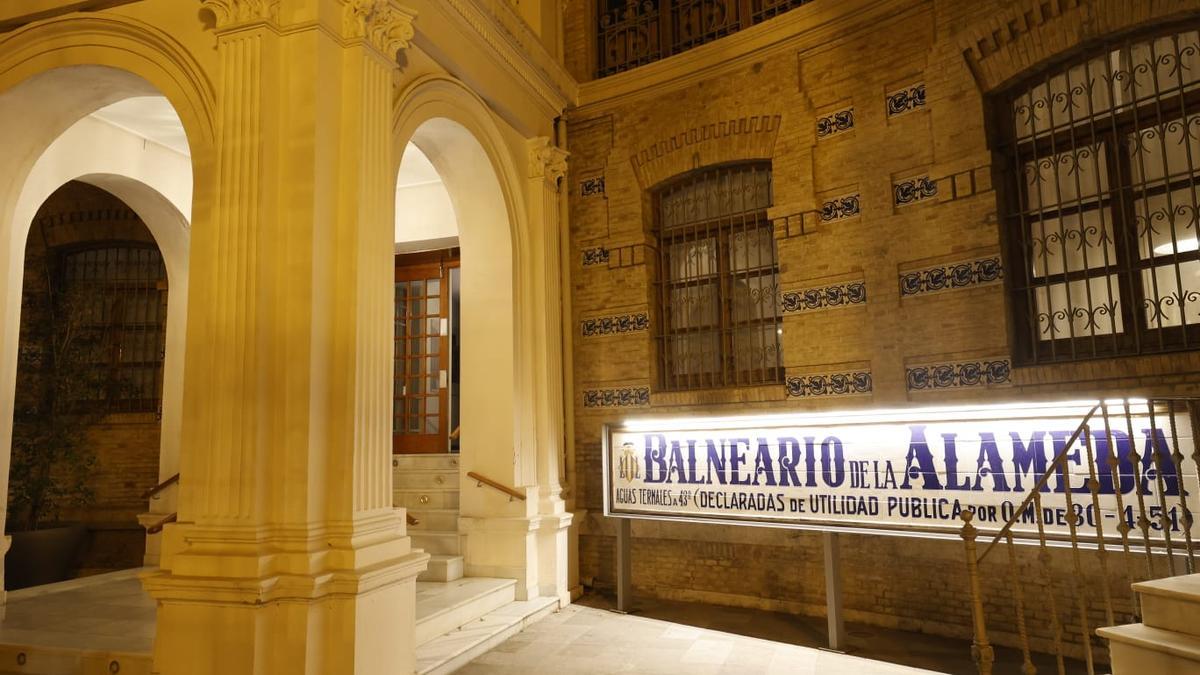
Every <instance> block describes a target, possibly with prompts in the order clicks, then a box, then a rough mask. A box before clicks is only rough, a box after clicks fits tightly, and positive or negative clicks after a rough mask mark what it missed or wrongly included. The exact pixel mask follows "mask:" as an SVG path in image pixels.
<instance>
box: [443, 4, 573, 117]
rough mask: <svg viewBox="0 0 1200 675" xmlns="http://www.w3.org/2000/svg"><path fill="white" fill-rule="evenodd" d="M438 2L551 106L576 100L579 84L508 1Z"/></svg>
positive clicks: (559, 107) (559, 108) (554, 107)
mask: <svg viewBox="0 0 1200 675" xmlns="http://www.w3.org/2000/svg"><path fill="white" fill-rule="evenodd" d="M438 4H439V5H442V6H444V7H445V8H446V14H447V15H449V16H450V17H452V18H453V19H455V20H456V21H457V22H458V23H460V24H464V25H465V26H467V27H468V28H469V29H470V31H471V32H473V33H475V34H476V35H478V36H479V37H480V38H481V39H482V40H483V42H484V43H485V44H486V45H487V46H488V47H489V48H490V50H491V51H492V52H493V53H494V54H495V55H496V56H497V57H499V58H500V59H501V60H502V61H503V62H504V63H505V64H506V65H507V66H508V67H509V69H511V70H512V71H513V72H514V73H516V74H517V75H518V76H519V77H520V78H521V79H522V80H524V81H525V83H526V84H528V85H529V87H530V88H531V89H532V90H533V91H534V92H535V93H537V94H538V96H539V97H541V99H542V100H543V101H544V102H545V103H546V104H547V105H548V106H549V107H551V108H553V109H555V110H556V111H562V110H564V109H565V108H567V107H568V106H571V105H574V104H575V103H576V101H577V100H578V98H579V85H578V83H576V82H575V79H574V78H573V77H571V75H570V73H568V72H567V70H566V69H565V68H564V67H563V66H562V64H560V63H558V61H556V60H555V59H554V57H553V56H551V55H550V53H549V52H547V51H546V48H545V46H544V45H543V44H542V42H541V40H540V39H538V37H537V36H536V35H534V33H533V31H532V30H530V28H529V26H528V25H526V23H525V21H524V19H522V18H521V17H520V16H519V15H517V13H516V11H515V10H514V9H513V8H512V7H511V6H510V5H509V4H508V0H439V3H438Z"/></svg>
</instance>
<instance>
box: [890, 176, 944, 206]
mask: <svg viewBox="0 0 1200 675" xmlns="http://www.w3.org/2000/svg"><path fill="white" fill-rule="evenodd" d="M937 193H938V187H937V181H935V180H933V179H931V178H930V177H929V176H916V177H914V178H909V179H907V180H902V181H900V182H898V183H896V184H895V185H893V186H892V201H893V203H894V204H895V205H896V206H908V205H909V204H916V203H918V202H923V201H925V200H926V199H933V198H934V197H936V196H937Z"/></svg>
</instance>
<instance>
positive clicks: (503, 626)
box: [417, 598, 558, 675]
mask: <svg viewBox="0 0 1200 675" xmlns="http://www.w3.org/2000/svg"><path fill="white" fill-rule="evenodd" d="M555 611H558V599H557V598H534V599H532V600H517V601H514V602H510V603H508V604H507V605H504V606H503V607H500V608H499V609H496V610H494V611H491V612H488V613H487V614H484V615H483V616H481V617H479V618H478V619H476V620H475V621H472V622H470V623H467V624H465V625H463V626H460V627H458V628H457V629H455V630H452V631H450V632H448V633H445V634H443V635H439V636H437V637H435V638H434V639H432V640H430V641H429V642H426V643H425V644H423V645H420V646H419V647H417V673H418V675H447V674H448V673H453V672H454V671H456V670H458V669H459V668H462V667H463V666H465V665H466V664H467V663H470V662H471V660H473V659H475V658H476V657H478V656H480V655H482V654H484V653H485V652H487V651H488V650H490V649H492V648H493V647H495V646H496V645H498V644H500V643H501V642H504V641H505V640H507V639H508V638H510V637H512V636H513V635H516V634H517V633H519V632H521V631H522V630H524V629H525V627H526V626H529V625H530V624H532V623H534V622H536V621H538V620H540V619H542V618H544V617H545V616H547V615H548V614H550V613H552V612H555Z"/></svg>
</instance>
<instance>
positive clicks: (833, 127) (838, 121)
mask: <svg viewBox="0 0 1200 675" xmlns="http://www.w3.org/2000/svg"><path fill="white" fill-rule="evenodd" d="M853 129H854V106H849V107H846V108H842V109H841V110H835V111H833V112H831V113H829V114H828V115H822V116H820V117H818V118H817V140H822V139H826V138H831V137H833V136H837V135H838V134H843V133H846V132H847V131H851V130H853Z"/></svg>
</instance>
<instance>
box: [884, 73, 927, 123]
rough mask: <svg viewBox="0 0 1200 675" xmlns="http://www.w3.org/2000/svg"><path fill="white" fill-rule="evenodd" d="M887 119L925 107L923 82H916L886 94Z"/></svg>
mask: <svg viewBox="0 0 1200 675" xmlns="http://www.w3.org/2000/svg"><path fill="white" fill-rule="evenodd" d="M886 100H887V116H888V119H891V118H893V117H899V116H900V115H905V114H908V113H910V112H913V111H915V110H922V109H924V108H925V83H924V82H917V83H916V84H910V85H908V86H907V87H903V88H901V89H897V90H895V91H893V92H891V93H889V94H888V95H887V96H886Z"/></svg>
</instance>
